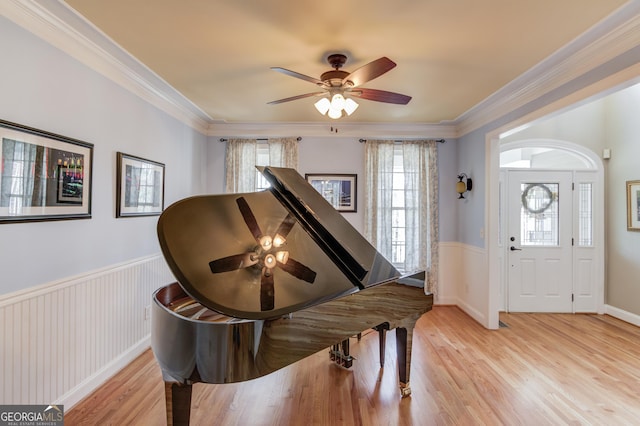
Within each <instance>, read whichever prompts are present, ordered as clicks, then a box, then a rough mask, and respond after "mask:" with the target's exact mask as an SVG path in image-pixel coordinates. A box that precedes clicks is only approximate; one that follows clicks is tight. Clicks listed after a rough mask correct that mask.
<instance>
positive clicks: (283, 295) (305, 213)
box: [158, 167, 401, 319]
mask: <svg viewBox="0 0 640 426" xmlns="http://www.w3.org/2000/svg"><path fill="white" fill-rule="evenodd" d="M258 169H259V170H260V171H261V172H262V173H263V175H264V176H265V177H266V178H267V180H269V182H270V183H271V188H270V189H269V190H268V191H261V192H256V193H248V194H223V195H210V196H197V197H190V198H187V199H184V200H181V201H178V202H176V203H174V204H173V205H171V206H169V207H168V208H167V209H165V211H164V212H163V213H162V215H161V216H160V219H159V220H158V239H159V241H160V246H161V248H162V252H163V254H164V256H165V259H166V260H167V263H168V264H169V267H170V268H171V270H172V272H173V273H174V275H175V277H176V278H177V280H178V282H179V283H180V285H181V286H182V287H183V289H184V290H185V291H186V292H187V293H188V294H189V295H190V296H191V297H193V298H194V299H196V300H198V301H199V302H200V303H201V304H203V305H204V306H206V307H208V308H209V309H212V310H215V311H217V312H220V313H222V314H224V315H228V316H232V317H236V318H246V319H267V318H274V317H277V316H282V315H284V314H288V313H291V312H294V311H296V310H299V309H303V308H306V307H309V306H313V305H316V304H319V303H322V302H325V301H327V300H330V299H333V298H335V297H339V296H343V295H347V294H351V293H354V292H357V291H360V290H362V289H366V288H367V287H369V286H373V285H377V284H382V283H386V282H389V281H395V280H397V279H398V278H400V277H401V274H400V272H399V271H398V270H397V269H395V268H394V267H393V265H392V264H391V263H390V262H389V261H387V260H386V259H385V258H384V257H383V256H382V255H381V254H380V253H378V251H377V250H376V249H375V248H374V247H373V246H372V245H371V244H370V243H369V242H368V241H366V239H365V238H364V237H363V236H362V235H361V234H360V233H359V232H358V231H357V230H355V229H354V228H353V227H352V226H351V224H350V223H349V222H348V221H347V220H346V219H344V217H342V215H341V214H340V213H339V212H338V211H337V210H335V209H334V208H333V206H332V205H331V204H330V203H328V202H327V201H326V200H325V199H324V198H323V197H322V196H321V195H320V194H319V193H318V192H317V191H316V190H315V188H313V187H312V186H311V185H310V184H309V183H308V182H307V181H306V180H305V179H304V178H303V177H302V176H300V174H299V173H298V172H297V171H295V170H294V169H287V168H277V167H258ZM283 229H284V231H282V230H283ZM281 231H282V232H283V233H284V234H285V236H286V244H285V245H284V246H283V247H282V248H279V249H276V248H275V245H274V246H273V247H271V248H269V249H268V250H261V249H257V251H256V249H255V248H256V247H257V246H258V244H257V242H256V241H258V240H259V237H261V236H265V235H266V236H270V237H275V236H276V234H277V233H278V232H281ZM278 250H280V251H286V252H287V253H288V254H289V260H288V261H287V262H285V264H282V263H277V265H276V266H274V267H272V268H262V265H264V264H265V262H267V260H266V257H267V255H268V254H269V253H272V254H274V255H275V254H276V252H277V251H278ZM251 253H252V254H253V256H254V258H255V259H258V260H257V262H256V261H253V260H250V257H251V256H250V254H251ZM256 253H257V254H258V255H259V256H255V255H256ZM265 271H266V272H265Z"/></svg>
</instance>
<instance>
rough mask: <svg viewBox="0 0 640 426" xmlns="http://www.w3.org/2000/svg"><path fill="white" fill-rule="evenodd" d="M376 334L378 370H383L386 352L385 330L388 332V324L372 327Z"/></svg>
mask: <svg viewBox="0 0 640 426" xmlns="http://www.w3.org/2000/svg"><path fill="white" fill-rule="evenodd" d="M373 329H374V330H376V331H377V332H378V339H379V341H380V345H379V346H380V368H384V358H385V352H386V350H387V349H386V342H387V330H389V323H386V322H385V323H382V324H380V325H376V326H375V327H373Z"/></svg>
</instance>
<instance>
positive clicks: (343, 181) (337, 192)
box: [304, 173, 358, 212]
mask: <svg viewBox="0 0 640 426" xmlns="http://www.w3.org/2000/svg"><path fill="white" fill-rule="evenodd" d="M304 177H305V179H306V180H307V182H309V184H311V186H313V187H314V188H315V189H316V190H317V191H318V192H319V193H320V194H321V195H322V196H323V197H324V199H325V200H327V201H328V202H329V203H330V204H331V205H332V206H333V207H335V209H336V210H338V211H341V212H356V211H357V194H356V190H357V186H358V175H355V174H346V175H344V174H333V173H307V174H305V175H304Z"/></svg>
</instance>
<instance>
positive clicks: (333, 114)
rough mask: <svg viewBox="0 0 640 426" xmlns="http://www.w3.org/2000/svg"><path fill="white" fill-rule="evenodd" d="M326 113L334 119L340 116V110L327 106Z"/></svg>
mask: <svg viewBox="0 0 640 426" xmlns="http://www.w3.org/2000/svg"><path fill="white" fill-rule="evenodd" d="M327 115H328V116H329V118H333V119H334V120H337V119H338V118H340V117H342V110H341V109H335V108H329V112H328V113H327Z"/></svg>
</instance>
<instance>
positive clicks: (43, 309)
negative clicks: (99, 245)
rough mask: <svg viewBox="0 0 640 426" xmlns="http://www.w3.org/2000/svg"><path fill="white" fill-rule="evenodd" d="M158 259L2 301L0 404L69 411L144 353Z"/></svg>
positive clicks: (163, 272)
mask: <svg viewBox="0 0 640 426" xmlns="http://www.w3.org/2000/svg"><path fill="white" fill-rule="evenodd" d="M173 281H175V279H174V278H173V275H172V274H171V271H170V270H169V268H168V266H167V264H166V262H165V260H164V258H163V257H162V256H161V255H156V256H151V257H145V258H142V259H136V260H134V261H131V262H127V263H124V264H119V265H115V266H112V267H109V268H105V269H101V270H99V271H92V272H91V273H88V274H85V275H82V276H77V277H72V278H69V279H65V280H61V281H57V282H53V283H48V284H45V285H42V286H38V287H34V288H30V289H27V290H25V291H21V292H17V293H13V294H8V295H4V296H0V332H1V335H2V339H1V340H0V404H51V403H55V404H64V405H65V409H69V408H71V407H72V406H73V405H75V404H76V403H77V402H78V401H80V400H81V399H82V398H84V397H86V396H87V395H89V393H91V391H93V390H94V389H95V388H97V387H98V386H100V385H101V384H102V383H103V382H104V381H106V380H107V379H108V378H109V377H111V376H112V375H113V374H115V373H116V372H117V371H118V370H120V369H121V368H122V367H124V366H125V365H127V364H128V363H129V362H131V361H132V360H133V359H134V358H135V357H136V356H138V355H139V354H140V353H142V352H143V351H144V350H146V349H147V348H148V347H149V334H150V331H151V318H150V317H146V315H145V312H146V308H147V307H149V306H150V305H151V296H152V294H153V292H154V291H155V290H156V289H157V288H159V287H161V286H163V285H165V284H168V283H171V282H173Z"/></svg>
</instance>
